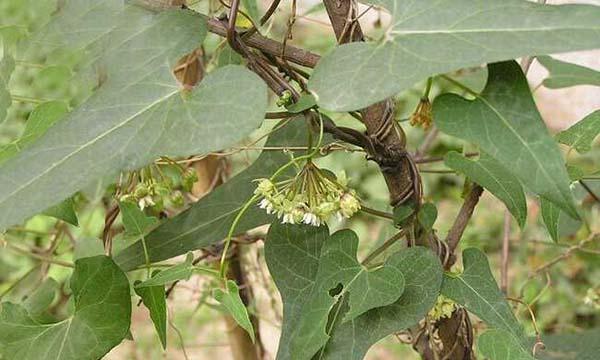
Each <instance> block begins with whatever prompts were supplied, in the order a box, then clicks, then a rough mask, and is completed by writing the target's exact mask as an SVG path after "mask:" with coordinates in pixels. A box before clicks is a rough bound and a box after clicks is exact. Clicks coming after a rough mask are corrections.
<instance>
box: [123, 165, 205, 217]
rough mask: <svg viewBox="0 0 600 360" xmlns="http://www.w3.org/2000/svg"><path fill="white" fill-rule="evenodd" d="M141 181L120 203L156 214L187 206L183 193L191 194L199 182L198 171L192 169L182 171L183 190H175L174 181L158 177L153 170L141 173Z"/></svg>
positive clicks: (180, 175) (180, 176)
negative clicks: (124, 202) (166, 207)
mask: <svg viewBox="0 0 600 360" xmlns="http://www.w3.org/2000/svg"><path fill="white" fill-rule="evenodd" d="M139 175H140V176H139V178H138V179H137V181H139V182H138V183H137V184H136V185H135V187H134V188H133V190H132V191H131V192H129V193H127V194H124V195H121V196H120V198H119V201H126V202H132V203H135V204H137V205H138V207H139V208H140V209H141V210H150V211H151V212H154V213H160V212H161V211H163V210H164V209H165V204H166V205H167V206H172V207H175V208H180V207H183V206H184V205H185V199H184V197H183V193H182V191H185V192H191V190H192V187H193V186H194V183H195V182H196V181H198V176H197V175H196V171H195V170H194V169H192V168H189V169H186V170H184V169H181V171H180V173H179V182H180V185H181V190H176V189H174V187H175V186H174V184H173V180H172V179H171V178H170V177H166V176H164V175H163V174H162V172H161V175H160V176H156V174H154V173H153V171H152V168H151V167H148V168H144V169H142V170H141V171H140V172H139Z"/></svg>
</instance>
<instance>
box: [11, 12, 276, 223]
mask: <svg viewBox="0 0 600 360" xmlns="http://www.w3.org/2000/svg"><path fill="white" fill-rule="evenodd" d="M133 9H135V10H133ZM124 11H125V14H124V15H123V16H124V17H125V18H127V25H128V26H125V27H124V25H121V27H117V29H118V30H119V31H118V32H117V33H113V32H111V33H108V34H107V36H109V37H111V42H110V44H111V45H109V46H108V47H107V48H105V49H103V51H102V64H103V65H105V66H106V80H105V82H104V83H103V84H102V86H101V88H100V90H99V91H97V92H96V94H95V95H94V96H92V97H91V98H90V99H89V100H88V101H87V102H86V103H85V105H83V106H81V107H79V108H77V109H75V110H74V111H73V112H71V113H70V114H69V116H68V118H67V119H66V120H64V121H61V122H60V123H58V124H57V125H56V126H54V127H53V128H52V129H51V130H50V131H49V132H48V133H47V134H46V135H45V136H44V137H43V139H41V140H40V141H38V142H37V143H36V144H35V146H32V147H29V148H28V149H26V150H24V151H23V152H21V153H19V155H17V156H16V157H14V158H11V159H10V160H8V161H7V162H6V163H5V164H4V165H3V167H2V172H3V173H4V174H9V175H10V177H9V178H6V177H2V178H0V188H1V189H2V193H0V209H6V208H11V207H13V206H15V204H17V203H19V204H20V205H19V206H18V207H16V208H15V209H14V211H11V212H6V211H4V212H2V214H3V215H4V216H2V217H0V228H4V227H6V226H8V225H11V224H15V223H18V222H20V221H22V220H23V219H24V218H26V217H27V216H30V215H33V214H35V213H36V212H38V211H40V210H41V209H43V208H44V207H47V206H50V205H53V204H55V203H56V202H58V201H61V200H63V199H64V198H65V197H67V196H69V195H71V194H72V193H73V192H75V191H77V190H79V189H80V188H82V187H83V186H86V185H88V184H90V183H91V182H92V181H93V180H96V179H99V178H103V177H106V176H109V175H111V174H114V173H116V172H117V171H118V170H120V169H133V168H137V167H139V166H142V165H145V164H146V163H148V162H150V161H153V160H154V159H155V158H156V157H158V156H160V155H169V156H176V155H184V154H187V153H190V152H207V151H213V150H218V149H221V148H223V147H225V146H228V145H231V144H232V143H234V142H236V141H238V140H240V139H241V138H242V137H243V136H245V135H247V134H248V133H249V132H250V131H251V130H253V129H254V128H256V127H257V126H258V125H259V124H260V122H261V121H262V117H263V114H264V109H265V107H266V89H265V85H264V84H263V83H262V82H260V80H259V79H258V77H257V76H256V75H254V74H252V73H249V72H248V70H245V69H242V68H240V67H234V66H231V67H224V68H220V69H218V70H215V71H214V72H213V73H211V74H209V75H208V76H207V77H206V78H205V79H204V80H203V81H202V82H201V84H200V85H199V86H198V87H197V88H196V89H194V90H192V92H191V93H190V94H187V93H184V92H182V89H181V88H180V86H179V85H178V84H177V81H176V80H175V79H174V77H173V75H172V74H171V71H170V67H169V65H174V63H175V61H176V60H177V58H178V57H179V56H181V55H183V54H185V53H186V52H189V51H190V50H192V49H193V48H194V47H196V46H198V44H199V42H200V41H201V40H202V39H203V35H204V33H205V30H203V23H204V18H203V17H201V16H198V15H194V14H193V13H191V12H187V11H168V12H163V13H159V14H158V15H154V14H151V13H148V12H146V11H141V10H138V9H137V8H130V7H127V8H125V10H124ZM122 20H123V21H124V19H122ZM51 24H52V23H51ZM60 25H61V24H57V26H60ZM123 27H124V28H123ZM115 31H116V30H115ZM75 33H77V32H75ZM112 36H114V37H119V38H121V37H122V39H123V41H113V39H112ZM174 39H175V41H174ZM150 40H152V43H153V44H154V45H153V46H152V47H147V46H145V44H146V42H148V41H150ZM161 44H162V46H161ZM148 59H150V61H148ZM123 63H126V64H143V66H133V67H129V66H123V65H122V64H123ZM234 84H235V86H233V85H234ZM234 89H238V90H239V91H237V90H234ZM232 90H233V93H232V92H231V91H232ZM142 95H143V96H142ZM249 99H251V100H250V101H249ZM192 113H198V114H202V115H201V116H200V118H198V117H196V116H192V115H191V114H192ZM167 115H168V116H167ZM173 119H177V120H176V121H174V120H173ZM223 119H227V121H223ZM89 124H94V125H95V126H93V127H89ZM216 135H218V136H216ZM192 139H193V140H194V141H192ZM200 139H203V141H199V140H200ZM65 142H66V143H67V144H69V146H64V144H65ZM17 167H18V168H19V171H16V168H17ZM17 183H18V184H20V185H19V186H15V185H14V184H17ZM50 189H52V191H50ZM40 194H42V196H40ZM33 197H35V199H33Z"/></svg>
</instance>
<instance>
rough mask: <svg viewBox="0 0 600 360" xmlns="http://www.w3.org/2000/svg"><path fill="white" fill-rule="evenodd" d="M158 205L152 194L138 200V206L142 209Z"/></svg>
mask: <svg viewBox="0 0 600 360" xmlns="http://www.w3.org/2000/svg"><path fill="white" fill-rule="evenodd" d="M154 205H156V204H155V203H154V200H152V197H151V196H150V195H147V196H144V197H143V198H141V199H140V201H138V206H139V207H140V209H141V210H144V209H145V208H147V207H150V206H154Z"/></svg>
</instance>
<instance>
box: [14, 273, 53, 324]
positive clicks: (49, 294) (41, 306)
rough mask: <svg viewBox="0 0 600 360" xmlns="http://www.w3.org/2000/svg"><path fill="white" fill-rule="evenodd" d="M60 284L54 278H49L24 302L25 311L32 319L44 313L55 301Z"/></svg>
mask: <svg viewBox="0 0 600 360" xmlns="http://www.w3.org/2000/svg"><path fill="white" fill-rule="evenodd" d="M58 287H59V284H58V283H57V282H56V280H54V279H53V278H47V279H46V280H44V282H42V283H41V284H40V286H39V287H38V288H37V289H35V291H34V292H33V293H32V294H31V296H29V297H27V298H26V299H25V300H24V301H23V307H24V308H25V311H27V313H28V314H29V315H31V316H32V317H35V316H37V315H39V314H41V313H42V312H44V311H45V310H46V309H48V307H49V306H50V305H51V304H52V302H53V301H54V298H55V297H56V291H57V290H58Z"/></svg>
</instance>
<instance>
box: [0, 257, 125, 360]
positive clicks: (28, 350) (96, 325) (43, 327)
mask: <svg viewBox="0 0 600 360" xmlns="http://www.w3.org/2000/svg"><path fill="white" fill-rule="evenodd" d="M71 290H72V291H73V297H74V304H75V312H74V314H73V316H71V317H69V318H68V319H66V320H63V321H60V322H58V323H53V324H43V323H39V322H38V321H36V320H35V318H34V317H32V316H31V314H29V313H28V312H27V310H26V308H25V307H23V306H21V305H18V304H13V303H3V304H2V312H1V313H0V349H1V350H2V355H3V356H4V358H6V359H19V360H33V359H40V360H42V359H43V360H49V359H56V360H59V359H60V360H67V359H73V360H84V359H90V360H93V359H98V358H100V357H102V356H103V355H104V354H106V353H107V352H108V351H109V350H110V349H112V348H113V347H114V346H115V345H117V344H119V343H120V342H121V341H122V340H123V339H124V338H125V336H126V335H127V333H128V332H129V323H130V317H131V298H130V295H129V282H128V281H127V277H126V276H125V274H124V273H123V272H122V271H121V269H119V267H118V266H117V265H116V264H115V263H114V262H113V261H112V260H111V259H110V258H108V257H106V256H96V257H91V258H85V259H81V260H78V261H77V262H76V263H75V271H74V272H73V276H72V277H71Z"/></svg>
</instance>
